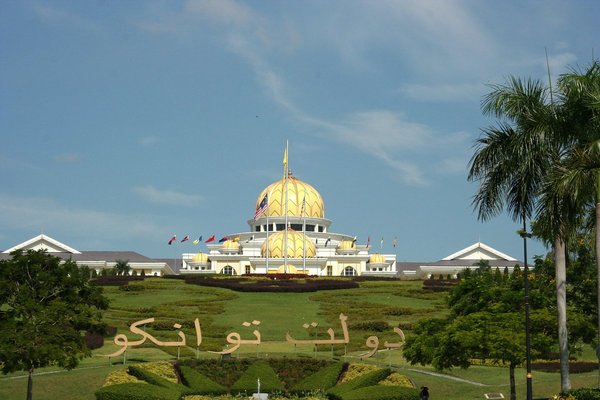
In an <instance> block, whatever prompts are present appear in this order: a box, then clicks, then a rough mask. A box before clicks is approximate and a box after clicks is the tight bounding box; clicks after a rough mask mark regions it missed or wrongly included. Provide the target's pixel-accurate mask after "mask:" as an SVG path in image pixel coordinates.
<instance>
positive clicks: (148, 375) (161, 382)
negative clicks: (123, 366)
mask: <svg viewBox="0 0 600 400" xmlns="http://www.w3.org/2000/svg"><path fill="white" fill-rule="evenodd" d="M128 371H129V374H130V375H133V376H135V377H136V378H138V379H140V380H142V381H146V382H148V383H149V384H151V385H155V386H160V387H163V388H165V389H170V390H172V391H175V392H177V393H179V395H180V396H181V395H182V394H188V393H189V392H190V389H189V388H187V387H185V386H183V385H177V384H175V383H173V382H170V381H168V380H167V379H165V378H163V377H161V376H158V375H156V374H153V373H152V372H149V371H146V370H144V369H142V368H140V367H136V366H135V365H132V366H130V367H129V369H128Z"/></svg>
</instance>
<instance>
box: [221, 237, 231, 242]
mask: <svg viewBox="0 0 600 400" xmlns="http://www.w3.org/2000/svg"><path fill="white" fill-rule="evenodd" d="M226 240H229V238H228V237H227V236H223V237H222V238H221V239H219V243H223V242H224V241H226Z"/></svg>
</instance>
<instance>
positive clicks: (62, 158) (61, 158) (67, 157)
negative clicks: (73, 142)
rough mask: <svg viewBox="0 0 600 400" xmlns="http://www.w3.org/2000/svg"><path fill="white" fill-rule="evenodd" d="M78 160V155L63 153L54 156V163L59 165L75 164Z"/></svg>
mask: <svg viewBox="0 0 600 400" xmlns="http://www.w3.org/2000/svg"><path fill="white" fill-rule="evenodd" d="M79 160H80V157H79V154H76V153H63V154H57V155H55V156H54V161H56V162H59V163H65V164H71V163H76V162H78V161H79Z"/></svg>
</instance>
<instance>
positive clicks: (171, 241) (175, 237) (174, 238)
mask: <svg viewBox="0 0 600 400" xmlns="http://www.w3.org/2000/svg"><path fill="white" fill-rule="evenodd" d="M176 240H177V236H175V235H173V237H172V238H171V239H169V244H173V242H174V241H176Z"/></svg>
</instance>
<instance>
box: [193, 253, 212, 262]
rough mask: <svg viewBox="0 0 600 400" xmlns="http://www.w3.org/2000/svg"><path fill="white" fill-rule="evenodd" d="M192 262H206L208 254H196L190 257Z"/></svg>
mask: <svg viewBox="0 0 600 400" xmlns="http://www.w3.org/2000/svg"><path fill="white" fill-rule="evenodd" d="M192 262H208V254H206V253H202V252H200V253H197V254H194V255H193V256H192Z"/></svg>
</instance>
